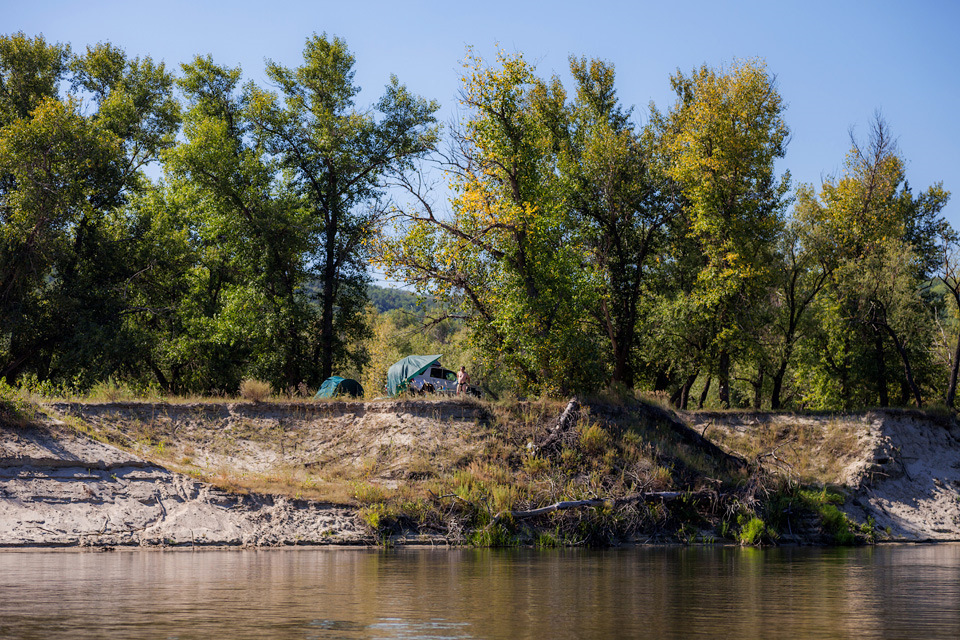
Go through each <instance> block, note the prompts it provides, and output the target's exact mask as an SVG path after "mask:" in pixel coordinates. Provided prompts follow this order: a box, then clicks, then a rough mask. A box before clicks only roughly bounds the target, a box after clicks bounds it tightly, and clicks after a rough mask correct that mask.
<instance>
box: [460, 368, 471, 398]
mask: <svg viewBox="0 0 960 640" xmlns="http://www.w3.org/2000/svg"><path fill="white" fill-rule="evenodd" d="M469 382H470V375H469V374H468V373H467V368H466V367H464V366H463V365H461V366H460V371H457V395H458V396H459V395H460V394H461V393H466V391H467V384H469Z"/></svg>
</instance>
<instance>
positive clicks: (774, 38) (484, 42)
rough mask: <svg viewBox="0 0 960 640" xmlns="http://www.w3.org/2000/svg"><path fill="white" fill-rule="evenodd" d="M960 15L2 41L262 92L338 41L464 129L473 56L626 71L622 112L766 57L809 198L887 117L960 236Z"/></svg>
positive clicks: (15, 23)
mask: <svg viewBox="0 0 960 640" xmlns="http://www.w3.org/2000/svg"><path fill="white" fill-rule="evenodd" d="M958 27H960V2H957V1H956V0H926V1H924V0H915V1H914V2H909V3H908V2H893V1H890V0H873V1H866V0H862V1H860V0H849V1H845V0H833V1H830V2H824V1H820V0H808V1H805V2H795V1H793V0H784V1H777V0H767V1H765V2H754V1H748V2H723V1H722V0H712V1H701V0H688V1H687V0H674V1H673V2H662V1H658V2H647V1H636V2H608V1H604V0H594V1H593V2H592V3H591V2H587V1H585V0H581V1H579V2H571V1H568V0H556V1H553V2H524V1H522V0H514V1H513V2H509V1H502V0H490V1H485V2H474V3H459V2H449V1H448V2H435V1H432V0H429V1H416V0H412V1H409V2H399V1H396V2H379V1H373V2H365V3H363V2H355V3H349V2H342V1H341V2H326V1H318V2H307V1H299V2H297V1H284V0H276V1H273V2H269V1H267V2H247V1H245V0H238V1H233V2H221V1H217V2H203V1H202V0H193V1H186V2H184V1H180V0H173V1H168V2H150V3H146V2H135V1H131V0H126V1H123V2H116V1H113V2H107V1H97V0H89V1H86V2H65V1H51V0H32V1H31V2H24V1H23V0H17V1H12V0H0V33H12V32H16V31H21V30H22V31H24V32H26V33H27V34H30V35H35V34H39V33H42V34H43V35H44V36H45V37H46V38H47V39H48V40H51V41H58V42H67V43H70V44H71V45H72V46H73V47H74V49H75V50H82V49H83V48H85V47H86V46H87V45H90V44H95V43H96V42H100V41H110V42H112V43H114V44H116V45H119V46H121V47H123V48H124V49H125V50H126V51H127V53H128V55H131V56H146V55H149V56H152V57H153V58H154V59H155V60H163V61H164V62H166V63H167V64H168V65H170V66H172V67H174V68H175V69H177V68H178V67H179V64H180V63H181V62H186V61H189V60H190V59H191V58H192V57H193V56H195V55H197V54H211V55H212V56H213V58H214V60H215V61H217V62H218V63H221V64H228V65H240V66H241V67H242V68H243V70H244V74H245V76H246V78H247V79H253V80H256V81H262V79H263V76H262V71H263V61H264V59H265V58H270V59H273V60H275V61H277V62H280V63H282V64H285V65H287V66H295V65H297V64H298V63H299V62H300V61H301V53H302V49H303V44H304V41H305V39H306V38H307V37H308V36H309V35H310V34H312V33H314V32H316V33H322V32H326V33H327V34H330V35H337V36H340V37H342V38H344V39H345V40H346V41H347V44H348V46H349V47H350V49H351V50H352V51H353V53H354V55H355V56H356V59H357V66H356V70H357V75H356V80H357V83H358V84H359V85H360V86H361V87H362V88H363V89H364V91H362V92H361V94H360V96H359V103H360V104H365V103H367V102H372V101H374V100H375V99H376V98H377V97H378V96H379V94H380V92H381V90H382V88H383V86H384V84H385V83H386V82H387V79H388V78H389V75H390V74H391V73H395V74H396V75H397V76H398V77H399V78H400V80H401V81H402V82H404V83H405V84H407V85H408V86H409V87H410V88H411V89H412V90H413V91H415V92H417V93H419V94H421V95H423V96H425V97H428V98H433V99H436V100H438V101H440V103H441V105H442V109H441V116H442V119H444V120H449V119H450V118H452V117H453V115H454V114H455V108H456V100H457V92H458V89H459V77H460V61H461V60H462V59H463V55H464V51H465V48H466V46H467V45H472V46H474V47H475V48H476V50H477V51H478V52H480V53H481V54H482V55H484V57H486V58H490V57H492V55H493V53H494V52H495V47H496V46H497V45H499V46H500V47H502V48H503V49H505V50H506V51H509V52H521V53H523V54H524V56H525V57H526V58H527V59H528V60H529V61H531V62H534V63H535V64H536V65H537V68H538V71H539V73H540V74H541V75H544V76H549V75H553V74H555V73H556V74H560V75H561V76H565V75H566V67H567V62H566V60H567V56H568V55H570V54H574V55H578V56H581V55H582V56H587V57H591V58H594V57H595V58H602V59H605V60H608V61H610V62H613V63H614V64H615V65H616V68H617V77H618V87H619V93H620V97H621V100H622V101H623V102H624V103H625V104H628V105H635V106H636V111H635V115H636V119H637V120H638V121H639V122H641V123H642V122H645V120H646V113H647V105H648V104H649V103H650V102H651V101H653V102H655V103H656V104H657V106H658V107H660V108H661V109H666V108H667V107H668V106H669V105H670V104H671V103H672V102H673V96H672V94H671V92H670V86H669V77H670V74H671V73H674V72H675V71H676V70H677V69H680V70H681V71H683V72H684V73H689V72H690V71H691V70H692V69H693V68H694V67H696V66H699V65H701V64H704V63H706V64H708V65H711V66H714V67H722V66H724V65H726V64H729V63H730V62H731V61H733V60H734V59H737V58H753V57H760V58H763V59H765V60H766V62H767V65H768V68H769V70H770V71H771V72H773V73H775V74H776V75H777V79H778V82H779V88H780V92H781V95H782V96H783V98H784V100H785V101H786V103H787V105H788V109H787V112H786V116H785V117H786V120H787V123H788V124H789V126H790V128H791V131H792V137H791V141H790V145H789V147H788V149H787V156H786V158H785V159H784V161H783V162H782V163H781V169H790V171H791V173H792V175H793V179H794V183H795V184H796V183H798V182H813V183H817V184H818V183H819V181H820V179H821V177H822V176H825V175H828V174H831V173H836V172H837V171H838V170H839V169H840V167H841V165H842V162H843V158H844V155H845V154H846V152H847V150H848V148H849V146H850V145H849V135H848V132H849V130H850V128H851V127H853V128H854V129H855V130H856V131H859V132H862V133H864V134H865V133H866V131H867V128H868V126H869V123H870V121H871V119H872V117H873V114H874V112H875V111H876V110H880V111H881V112H882V114H883V116H884V118H885V119H886V120H887V122H888V124H889V125H890V127H891V129H892V131H893V133H894V134H895V135H896V137H897V138H898V140H899V143H900V149H901V151H902V153H903V155H904V157H905V158H906V160H907V177H908V179H909V181H910V184H911V185H912V186H913V188H914V190H915V191H918V190H921V189H924V188H926V187H927V186H929V185H931V184H933V183H934V182H937V181H943V183H944V186H945V187H946V188H947V189H948V190H952V191H954V193H955V196H954V201H953V202H951V203H950V204H949V205H948V207H947V210H946V216H947V218H948V219H949V220H950V222H951V224H952V225H953V226H954V227H955V228H960V115H958V112H957V107H958V105H960V82H958V69H960V45H958V44H957V42H958V39H957V37H956V31H957V28H958Z"/></svg>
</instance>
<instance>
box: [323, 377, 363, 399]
mask: <svg viewBox="0 0 960 640" xmlns="http://www.w3.org/2000/svg"><path fill="white" fill-rule="evenodd" d="M348 394H349V395H350V396H353V397H354V398H359V397H360V396H362V395H363V387H362V386H361V385H360V383H359V382H357V381H356V380H351V379H350V378H341V377H340V376H331V377H329V378H327V379H326V380H324V381H323V384H322V385H320V389H319V390H318V391H317V395H315V396H313V397H314V398H335V397H337V396H342V395H348Z"/></svg>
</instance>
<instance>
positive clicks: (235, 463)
mask: <svg viewBox="0 0 960 640" xmlns="http://www.w3.org/2000/svg"><path fill="white" fill-rule="evenodd" d="M3 393H6V395H3ZM112 393H113V391H112V390H111V389H107V388H105V389H103V390H101V391H100V392H99V394H98V396H97V398H98V399H102V401H105V402H106V401H117V400H109V398H113V397H123V396H122V395H121V396H113V395H111V394H112ZM9 395H10V392H9V391H6V392H3V390H2V389H0V398H7V396H9ZM613 400H615V402H614V401H610V402H608V403H601V402H600V401H599V400H598V401H595V402H594V403H593V404H590V405H587V406H585V407H583V410H582V411H581V412H580V415H579V418H578V419H577V420H576V422H575V425H574V426H573V427H572V428H571V430H570V431H569V432H568V433H565V434H564V435H563V437H562V439H561V441H560V443H559V445H558V446H557V447H556V448H554V449H550V450H541V449H540V448H538V443H539V442H540V441H541V440H542V439H543V437H544V435H545V434H546V433H547V432H548V430H549V429H551V428H552V427H553V426H554V425H555V424H556V420H557V416H558V415H559V414H560V413H561V412H562V411H563V410H564V408H565V407H566V405H567V403H566V401H560V400H552V399H548V398H541V399H537V400H532V401H507V400H502V401H499V402H486V401H481V400H476V399H472V398H470V399H456V400H450V399H439V398H427V399H424V398H416V401H415V402H410V401H409V400H399V401H397V402H396V403H395V404H392V405H380V406H378V407H377V408H376V409H372V408H368V409H365V410H364V411H362V412H360V411H352V410H351V409H350V408H351V407H352V406H354V405H355V404H356V405H359V406H364V404H365V402H364V401H362V400H358V401H347V402H346V403H343V404H338V405H337V407H336V408H334V407H331V408H330V410H329V411H327V410H326V409H324V407H326V406H327V403H329V402H330V401H329V400H317V401H314V400H302V401H299V402H290V400H289V399H287V398H283V397H277V396H272V397H270V398H269V399H268V400H266V401H265V402H262V404H263V405H264V406H263V407H262V408H260V409H256V410H255V411H254V412H253V413H250V412H249V411H251V410H250V409H244V408H243V406H244V405H240V406H239V408H238V407H237V406H234V407H233V408H230V407H228V406H227V404H226V403H225V401H224V399H222V398H221V399H211V398H206V399H203V402H202V403H191V404H195V406H187V407H183V406H179V405H178V404H177V402H170V401H168V400H167V399H164V401H163V402H162V403H157V404H155V405H146V404H144V405H142V406H141V407H140V409H137V408H136V407H134V408H123V409H122V410H118V409H114V408H109V407H106V408H103V409H101V410H99V411H98V410H88V409H91V408H88V409H85V410H84V418H83V419H80V418H79V417H73V418H70V423H71V424H72V425H73V426H74V428H76V429H78V430H82V431H84V432H86V433H88V434H91V435H93V436H94V437H97V438H98V439H101V440H103V441H107V442H110V443H113V444H115V445H117V446H120V447H122V448H126V449H129V450H133V451H136V452H138V453H139V454H141V455H143V456H144V457H146V458H147V459H150V460H152V461H155V462H157V463H158V464H162V465H164V466H167V467H168V468H170V469H172V470H174V471H179V472H183V473H187V474H190V475H192V476H193V477H195V478H198V479H200V480H202V481H205V482H210V483H212V484H214V485H215V486H217V487H219V488H220V489H222V490H225V491H230V492H236V493H274V494H280V495H285V496H288V497H290V498H294V499H305V500H314V501H318V502H326V503H336V504H346V505H353V506H355V507H356V508H357V509H358V512H359V514H360V517H361V518H362V519H363V521H364V522H365V523H366V524H367V526H368V527H369V528H370V529H371V531H372V532H374V533H375V534H376V535H377V536H378V538H380V539H382V540H386V539H388V538H389V537H390V536H391V535H394V534H396V533H399V532H400V531H409V530H414V531H420V532H425V533H430V534H433V535H440V536H444V537H446V538H447V539H448V540H450V541H451V542H457V543H466V544H478V545H486V546H510V545H515V544H527V545H534V546H555V545H606V544H616V543H617V542H618V541H624V540H636V539H651V540H654V541H663V542H670V541H673V542H678V541H679V542H689V541H696V540H705V539H706V540H709V539H715V538H721V539H727V540H731V541H738V542H741V543H743V544H751V545H752V544H769V543H771V542H773V541H775V540H776V539H777V536H778V535H780V533H781V532H782V531H788V530H789V528H790V527H791V526H795V525H794V524H793V523H792V521H790V520H783V519H782V518H780V519H778V516H777V515H776V512H775V511H776V507H777V500H781V498H782V500H781V501H785V502H783V504H786V505H788V506H787V507H786V508H787V509H793V510H795V511H796V510H800V509H804V510H806V511H807V512H811V513H813V514H815V515H816V516H817V517H818V518H820V520H821V521H822V522H823V523H824V524H823V526H824V528H825V530H826V529H829V530H830V531H831V532H833V533H830V535H832V536H834V538H835V539H836V540H837V541H841V540H845V539H846V538H844V535H845V534H844V533H843V532H844V529H843V525H844V522H843V520H842V519H841V518H839V516H837V513H840V512H839V510H838V509H836V505H835V504H832V503H831V500H833V498H830V499H829V500H826V502H824V501H820V502H819V503H817V502H814V501H812V498H809V499H808V498H807V497H803V495H801V494H797V493H796V492H794V493H789V494H788V493H787V492H781V493H777V491H779V489H777V488H776V487H775V488H774V490H772V492H770V495H773V496H774V498H773V499H769V500H760V501H759V502H758V503H755V506H752V507H751V508H746V507H744V506H743V504H746V503H747V502H746V501H743V502H736V500H735V501H734V502H733V503H729V502H724V501H720V500H717V501H713V502H707V501H702V502H698V501H696V500H678V501H674V502H670V503H659V502H652V503H645V502H642V501H641V502H633V503H629V504H622V505H619V506H614V505H613V504H612V503H607V504H605V505H604V506H601V507H591V508H586V509H577V510H569V511H556V512H553V513H550V514H547V515H544V516H540V517H538V518H536V519H514V518H512V517H510V516H509V515H507V514H508V513H509V512H510V511H523V510H529V509H533V508H537V507H542V506H545V505H549V504H553V503H555V502H559V501H564V500H582V499H593V498H597V497H604V498H616V497H624V496H629V495H633V494H636V493H639V492H650V491H693V492H699V491H706V490H711V491H713V490H716V491H719V492H722V493H723V494H724V495H732V496H736V495H740V494H741V493H742V492H743V491H744V487H745V486H746V485H747V484H748V480H749V479H750V478H748V476H747V472H746V470H745V469H742V468H737V467H734V466H731V465H730V464H729V463H728V461H725V460H722V459H718V458H715V457H713V456H712V455H710V454H709V453H708V452H707V451H705V450H704V449H702V448H700V447H698V446H697V445H696V443H695V442H693V441H687V440H683V439H681V438H678V436H677V430H676V427H674V426H672V425H670V424H668V423H667V422H665V421H664V418H663V415H665V414H662V413H657V412H655V411H654V412H651V411H648V410H646V409H644V408H643V405H640V404H638V403H637V401H635V400H632V399H631V398H629V397H623V396H622V395H617V396H616V397H615V398H613ZM99 401H100V400H98V401H97V402H99ZM5 402H7V404H4V405H0V408H2V407H5V406H8V405H9V403H10V402H12V401H6V400H5ZM217 402H219V404H220V405H222V407H219V408H218V407H217V406H216V404H215V403H217ZM338 402H339V401H338ZM93 404H94V405H96V402H94V403H93ZM208 407H209V408H208ZM272 407H276V408H275V409H273V408H272ZM318 407H319V408H320V410H318ZM341 407H343V408H344V409H345V410H342V409H341ZM137 411H139V414H137ZM245 412H246V413H245ZM271 412H272V413H271ZM135 414H136V415H135ZM137 415H139V417H137ZM800 426H802V425H786V426H784V425H779V426H778V425H774V424H767V425H761V427H760V428H758V429H757V430H755V433H753V434H751V435H750V437H746V436H745V435H744V434H742V433H740V432H738V431H736V430H725V431H723V433H721V430H720V429H718V428H711V429H710V435H711V436H718V437H720V439H721V440H722V441H723V442H724V444H725V445H726V446H728V448H730V449H734V450H738V451H740V452H741V453H743V454H744V455H746V456H754V457H756V456H758V455H760V454H762V453H763V452H764V451H766V450H768V448H769V447H776V446H780V444H781V443H783V442H784V440H785V439H790V438H793V439H795V446H794V447H792V448H791V447H785V448H784V449H783V451H784V455H786V452H787V450H788V449H789V450H790V455H791V456H794V457H792V458H790V459H791V464H792V465H794V469H810V471H809V473H808V472H807V471H804V472H803V473H805V474H807V475H810V476H811V477H812V475H813V473H814V470H815V469H814V467H815V465H816V464H817V457H818V456H819V455H822V454H824V453H827V454H829V455H835V454H837V455H839V454H842V453H843V452H845V451H849V450H850V449H851V448H852V447H853V446H854V445H853V442H854V441H853V440H850V439H849V434H848V433H847V432H846V431H845V430H844V429H843V428H842V426H841V425H840V423H837V424H836V425H834V426H832V427H830V426H828V428H826V429H824V431H823V434H814V433H813V432H809V430H807V431H804V430H803V429H800V428H799V427H800ZM831 429H833V430H831ZM794 448H795V449H796V451H793V449H794ZM807 448H810V451H809V452H808V451H805V450H806V449H807ZM804 456H807V457H808V458H809V460H806V458H804ZM817 473H820V474H821V475H823V474H827V475H829V474H830V473H835V470H832V469H826V470H823V471H817ZM796 475H799V474H796ZM768 484H770V485H771V486H772V485H773V484H775V481H774V480H769V481H768ZM781 494H782V495H781ZM778 496H779V497H778ZM784 496H787V497H784ZM751 504H754V503H751ZM756 505H759V506H756ZM817 505H819V506H817ZM831 507H832V508H831ZM835 512H836V513H835ZM498 515H499V516H500V517H499V518H497V516H498ZM841 515H842V513H841ZM755 520H756V521H759V522H755ZM494 522H496V524H493V523H494ZM846 530H847V531H851V532H852V534H853V536H854V539H855V540H859V539H861V538H862V535H863V534H862V532H859V531H854V530H852V529H850V527H849V526H848V527H847V529H846ZM858 536H859V537H858Z"/></svg>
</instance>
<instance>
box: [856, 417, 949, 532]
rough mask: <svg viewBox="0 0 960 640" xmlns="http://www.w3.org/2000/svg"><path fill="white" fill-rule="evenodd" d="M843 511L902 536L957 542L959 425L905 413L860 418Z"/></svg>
mask: <svg viewBox="0 0 960 640" xmlns="http://www.w3.org/2000/svg"><path fill="white" fill-rule="evenodd" d="M864 429H865V431H866V433H867V434H868V435H867V438H866V444H867V448H866V449H865V450H864V453H865V454H866V455H865V456H864V458H863V462H862V463H861V464H859V465H857V467H856V468H855V473H854V474H852V478H851V487H852V488H853V489H854V491H853V499H852V500H850V501H848V503H847V507H846V510H847V511H848V513H849V514H850V515H852V516H854V517H855V518H857V519H859V520H865V519H866V518H867V517H868V516H869V517H872V518H873V519H874V520H875V521H876V522H877V525H878V526H879V527H880V528H881V529H887V528H889V532H890V535H891V536H892V537H894V538H895V539H902V540H960V428H958V427H957V425H956V424H955V423H952V422H951V423H950V424H947V423H945V422H939V421H931V420H929V419H927V418H925V417H922V416H920V415H917V414H910V413H907V412H903V413H901V412H873V413H869V414H867V415H866V416H865V418H864Z"/></svg>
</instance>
